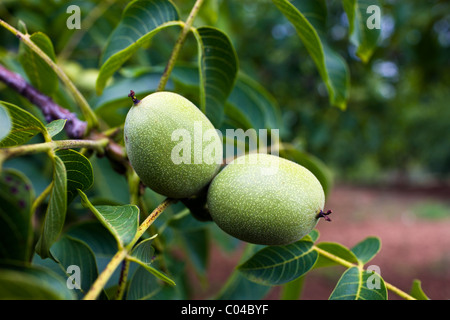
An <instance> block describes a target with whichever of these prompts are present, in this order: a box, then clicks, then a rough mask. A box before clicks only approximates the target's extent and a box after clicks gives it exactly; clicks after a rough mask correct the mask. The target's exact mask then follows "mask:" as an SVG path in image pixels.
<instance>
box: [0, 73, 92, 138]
mask: <svg viewBox="0 0 450 320" xmlns="http://www.w3.org/2000/svg"><path fill="white" fill-rule="evenodd" d="M0 81H2V82H4V83H5V84H6V85H7V86H9V87H10V88H12V89H14V90H16V91H17V92H18V93H19V94H21V95H22V96H24V97H25V98H27V99H28V100H29V101H30V102H31V103H33V104H35V105H36V106H38V107H39V108H40V109H41V111H42V113H43V115H44V117H45V120H46V121H47V122H50V121H53V120H56V119H66V120H67V122H66V126H65V130H66V133H67V136H68V137H69V138H73V139H79V138H82V137H83V136H84V134H85V132H86V129H87V124H86V122H84V121H81V120H80V119H78V118H77V115H76V114H75V113H72V112H70V111H69V110H67V109H64V108H63V107H61V106H59V105H58V104H56V103H55V102H54V101H53V100H52V99H51V98H50V97H48V96H46V95H44V94H43V93H41V92H40V91H39V90H37V89H36V88H34V87H33V86H32V85H30V84H29V83H28V82H26V80H25V79H24V78H22V76H20V75H19V74H17V73H14V72H12V71H10V70H8V69H6V68H5V67H4V66H2V65H0Z"/></svg>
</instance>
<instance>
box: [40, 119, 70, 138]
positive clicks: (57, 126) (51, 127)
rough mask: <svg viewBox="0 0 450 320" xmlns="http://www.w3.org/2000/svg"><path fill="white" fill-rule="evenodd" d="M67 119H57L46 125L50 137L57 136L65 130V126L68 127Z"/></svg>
mask: <svg viewBox="0 0 450 320" xmlns="http://www.w3.org/2000/svg"><path fill="white" fill-rule="evenodd" d="M66 121H67V120H66V119H57V120H54V121H52V122H50V123H48V124H46V125H45V128H46V129H47V132H48V134H49V135H50V137H52V138H53V137H54V136H56V135H57V134H58V133H60V132H61V131H62V129H64V126H65V125H66Z"/></svg>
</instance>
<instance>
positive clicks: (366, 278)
mask: <svg viewBox="0 0 450 320" xmlns="http://www.w3.org/2000/svg"><path fill="white" fill-rule="evenodd" d="M330 300H387V289H386V286H385V284H384V280H383V279H382V278H381V276H380V275H378V274H377V273H374V272H371V271H368V270H364V269H360V268H358V267H351V268H349V269H347V270H346V271H345V272H344V274H343V275H342V276H341V278H340V279H339V282H338V284H337V285H336V287H335V288H334V290H333V292H332V293H331V296H330Z"/></svg>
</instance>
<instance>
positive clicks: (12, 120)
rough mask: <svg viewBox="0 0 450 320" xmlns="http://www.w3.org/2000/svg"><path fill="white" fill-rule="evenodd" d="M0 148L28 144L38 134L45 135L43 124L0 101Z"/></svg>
mask: <svg viewBox="0 0 450 320" xmlns="http://www.w3.org/2000/svg"><path fill="white" fill-rule="evenodd" d="M0 125H1V126H0V148H4V147H13V146H18V145H21V144H24V143H26V142H28V140H30V139H31V138H32V137H34V136H35V135H37V134H38V133H45V132H46V128H45V126H44V124H43V123H42V122H41V121H40V120H38V119H37V118H36V117H35V116H33V115H32V114H31V113H29V112H28V111H25V110H23V109H22V108H19V107H18V106H15V105H13V104H11V103H8V102H5V101H0Z"/></svg>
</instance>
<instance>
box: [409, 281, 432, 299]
mask: <svg viewBox="0 0 450 320" xmlns="http://www.w3.org/2000/svg"><path fill="white" fill-rule="evenodd" d="M409 294H410V295H411V296H413V297H414V298H416V299H417V300H430V298H428V296H427V295H426V294H425V292H423V289H422V282H421V281H420V280H414V281H413V284H412V288H411V291H410V292H409Z"/></svg>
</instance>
